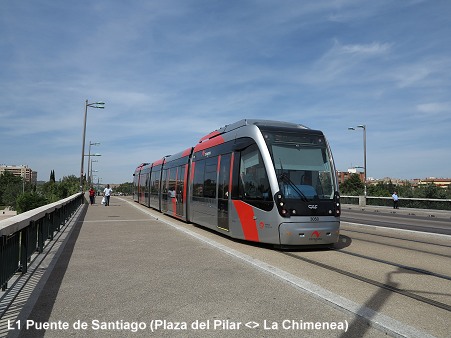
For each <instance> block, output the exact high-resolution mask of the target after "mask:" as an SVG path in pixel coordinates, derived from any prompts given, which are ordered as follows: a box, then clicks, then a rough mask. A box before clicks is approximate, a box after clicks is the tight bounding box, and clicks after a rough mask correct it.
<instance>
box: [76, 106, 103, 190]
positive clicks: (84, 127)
mask: <svg viewBox="0 0 451 338" xmlns="http://www.w3.org/2000/svg"><path fill="white" fill-rule="evenodd" d="M104 106H105V103H104V102H93V103H88V100H86V102H85V118H84V122H83V144H82V147H81V168H80V190H81V191H82V192H84V191H85V189H84V182H83V171H84V168H83V166H84V160H85V137H86V117H87V115H88V107H91V108H99V109H104V108H105V107H104Z"/></svg>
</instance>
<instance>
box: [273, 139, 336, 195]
mask: <svg viewBox="0 0 451 338" xmlns="http://www.w3.org/2000/svg"><path fill="white" fill-rule="evenodd" d="M265 139H266V142H267V144H268V148H269V150H270V153H271V155H272V159H273V163H274V167H275V170H276V175H277V180H278V182H279V189H280V192H281V193H282V194H283V195H284V198H285V199H300V200H303V201H310V200H318V199H319V200H332V199H333V198H334V192H335V190H337V189H336V188H335V187H334V182H335V180H334V176H333V168H332V166H331V159H330V156H329V151H328V148H327V145H326V142H325V140H324V136H322V135H317V134H316V135H299V134H297V133H296V134H294V133H291V134H289V133H286V134H272V135H268V134H266V135H265Z"/></svg>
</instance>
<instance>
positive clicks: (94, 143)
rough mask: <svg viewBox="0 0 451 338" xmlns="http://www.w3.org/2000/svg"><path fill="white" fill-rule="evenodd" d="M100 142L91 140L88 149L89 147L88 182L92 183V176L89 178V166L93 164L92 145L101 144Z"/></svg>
mask: <svg viewBox="0 0 451 338" xmlns="http://www.w3.org/2000/svg"><path fill="white" fill-rule="evenodd" d="M99 144H100V143H99V142H91V141H89V147H88V149H89V151H88V184H91V180H90V178H89V174H90V171H89V166H90V165H91V161H90V160H91V146H97V145H99Z"/></svg>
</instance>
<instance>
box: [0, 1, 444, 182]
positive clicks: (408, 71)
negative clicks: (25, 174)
mask: <svg viewBox="0 0 451 338" xmlns="http://www.w3.org/2000/svg"><path fill="white" fill-rule="evenodd" d="M86 99H88V100H89V102H95V101H103V102H105V103H106V105H105V109H103V110H102V109H93V108H90V109H89V110H88V119H87V131H86V144H89V142H100V143H101V144H100V145H98V146H92V148H91V152H97V153H100V154H101V155H102V156H101V157H98V158H96V160H98V162H96V163H94V166H93V167H94V170H98V172H97V173H96V174H97V175H98V177H100V179H101V182H103V183H122V182H127V181H128V182H130V181H132V174H133V171H134V169H135V167H136V166H137V165H138V164H139V163H141V162H152V161H154V160H156V159H159V158H161V157H162V156H164V155H167V154H172V153H176V152H179V151H181V150H184V149H186V148H187V147H188V146H191V145H195V144H196V143H197V142H198V140H199V139H200V138H201V137H202V136H204V135H206V134H208V133H209V132H211V131H213V130H215V129H218V128H220V127H222V126H224V125H225V124H230V123H232V122H235V121H238V120H240V119H243V118H261V119H273V120H280V121H289V122H297V123H301V124H304V125H306V126H308V127H310V128H313V129H320V130H322V131H323V132H324V133H325V134H326V137H327V138H328V140H329V142H330V144H331V147H332V151H333V154H334V158H335V161H336V165H337V168H338V169H339V170H343V171H345V170H347V169H348V168H349V167H352V166H362V165H363V141H362V139H363V137H362V136H363V133H362V130H361V129H358V130H356V131H349V130H348V127H351V126H356V125H360V124H365V125H366V126H367V167H368V176H369V177H374V178H383V177H387V176H388V177H393V178H405V179H410V178H425V177H430V176H433V177H450V176H451V137H450V131H451V2H450V1H447V0H437V1H421V0H411V1H409V0H405V1H384V0H380V1H354V0H337V1H321V0H315V1H297V0H296V1H290V0H287V1H284V0H281V1H279V0H262V1H257V0H253V1H252V0H229V1H215V0H168V1H151V0H135V1H110V0H109V1H106V0H96V1H84V0H81V1H80V0H79V1H54V0H33V1H32V0H23V1H6V0H4V1H2V2H1V5H0V164H7V165H14V164H15V165H21V164H26V165H28V166H29V167H31V168H32V169H33V170H35V171H37V172H38V179H39V180H48V179H49V176H50V171H51V170H54V171H55V174H56V178H57V179H60V178H62V177H63V176H68V175H76V176H79V174H80V161H81V148H82V132H83V115H84V104H85V100H86ZM87 151H88V149H87V147H86V152H87ZM85 163H86V161H85ZM85 172H86V168H85Z"/></svg>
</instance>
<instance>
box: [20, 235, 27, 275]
mask: <svg viewBox="0 0 451 338" xmlns="http://www.w3.org/2000/svg"><path fill="white" fill-rule="evenodd" d="M27 252H28V227H27V228H24V229H23V230H22V231H21V232H20V268H21V272H22V275H23V274H25V273H26V272H27V270H28V258H27Z"/></svg>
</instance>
